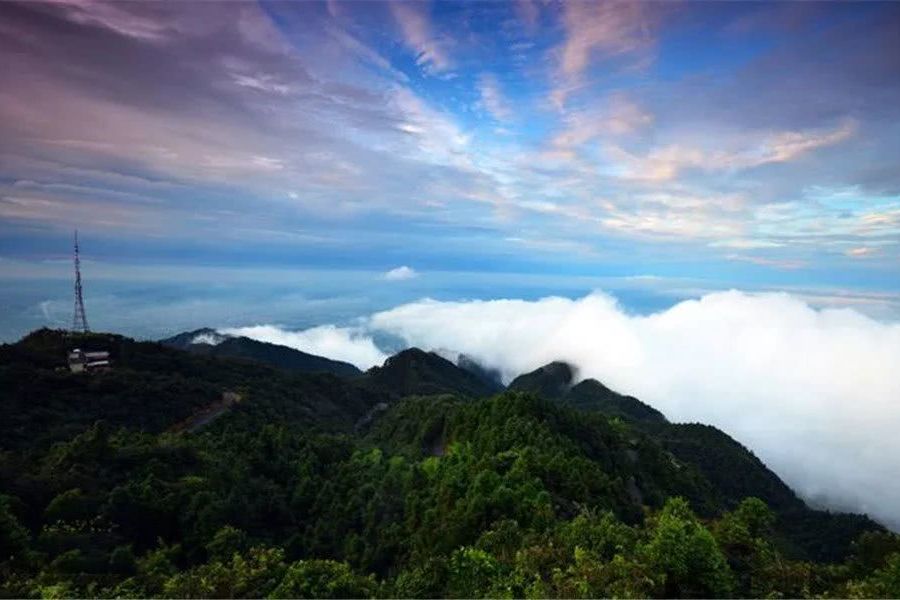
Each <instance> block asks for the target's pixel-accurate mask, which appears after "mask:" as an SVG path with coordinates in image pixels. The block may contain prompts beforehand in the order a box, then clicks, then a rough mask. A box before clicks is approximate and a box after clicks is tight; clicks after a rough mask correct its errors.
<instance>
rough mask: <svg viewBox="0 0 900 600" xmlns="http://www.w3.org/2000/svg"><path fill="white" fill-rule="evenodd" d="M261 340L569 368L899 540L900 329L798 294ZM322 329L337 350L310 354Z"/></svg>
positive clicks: (544, 304)
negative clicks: (734, 443) (699, 430)
mask: <svg viewBox="0 0 900 600" xmlns="http://www.w3.org/2000/svg"><path fill="white" fill-rule="evenodd" d="M253 329H255V330H258V331H257V333H258V334H259V337H258V339H266V340H267V341H272V342H275V343H286V345H292V346H294V347H299V348H301V349H303V350H306V351H308V352H315V353H317V354H324V355H326V356H333V357H335V358H343V359H344V360H350V361H351V362H355V363H356V364H358V365H359V366H362V367H368V366H371V365H372V364H376V362H380V360H381V358H382V357H383V355H382V354H381V351H380V350H378V348H377V346H376V345H375V343H374V342H373V341H372V337H371V336H372V335H373V334H375V333H376V332H384V333H388V334H393V335H395V336H398V337H400V338H402V339H403V340H405V341H406V343H408V344H409V345H414V346H419V347H422V348H425V349H438V348H450V349H453V350H454V351H458V352H464V353H466V354H468V355H469V356H471V357H473V358H474V359H476V360H478V361H480V362H481V363H482V364H483V365H484V366H487V367H491V368H496V369H499V370H500V371H501V373H502V374H503V375H504V377H505V378H506V379H507V380H508V379H510V378H512V377H514V376H515V375H517V374H519V373H522V372H525V371H529V370H532V369H535V368H537V367H539V366H541V365H543V364H545V363H547V362H550V361H552V360H565V361H568V362H570V363H572V364H574V365H576V366H577V367H578V369H579V374H580V377H594V378H597V379H599V380H600V381H602V382H604V383H605V384H607V385H609V386H610V387H612V388H614V389H617V390H619V391H621V392H624V393H628V394H633V395H635V396H637V397H638V398H640V399H642V400H644V401H645V402H648V403H649V404H651V405H653V406H655V407H657V408H659V409H660V410H662V411H663V412H664V413H665V414H666V416H668V417H669V419H670V420H673V421H679V422H684V421H699V422H703V423H709V424H712V425H715V426H717V427H720V428H722V429H723V430H725V431H726V432H728V433H729V434H731V435H732V436H734V437H735V438H736V439H738V440H739V441H740V442H742V443H743V444H744V445H746V446H748V447H749V448H751V449H752V450H753V451H754V452H755V453H756V454H757V456H759V457H760V458H761V459H762V460H763V461H764V462H765V463H766V464H767V465H769V466H770V467H771V468H772V469H773V470H775V471H776V472H777V473H778V474H779V475H781V476H782V477H783V478H784V479H785V480H786V481H787V483H788V484H789V485H791V486H792V487H793V488H794V489H795V490H797V491H798V492H799V493H800V494H801V495H803V496H804V497H805V498H807V499H810V500H814V501H819V502H822V503H825V504H827V505H829V506H831V507H835V508H840V509H845V510H854V511H862V512H867V513H869V514H870V515H872V516H873V517H875V518H876V519H879V520H881V521H882V522H884V523H885V524H888V525H890V526H892V527H893V528H895V529H900V478H897V477H896V474H897V473H900V435H898V433H897V432H898V431H900V324H886V323H882V322H879V321H876V320H873V319H870V318H868V317H865V316H863V315H861V314H859V313H858V312H856V311H853V310H850V309H825V310H816V309H813V308H811V307H810V306H809V305H808V304H806V303H805V302H803V301H802V300H800V299H798V298H797V297H795V296H790V295H788V294H746V293H742V292H737V291H730V292H722V293H714V294H709V295H706V296H704V297H703V298H701V299H700V300H691V301H685V302H681V303H679V304H677V305H675V306H673V307H671V308H669V309H668V310H665V311H663V312H659V313H656V314H652V315H649V316H635V315H630V314H628V313H626V312H625V311H624V310H623V309H622V308H621V307H620V306H619V305H618V304H617V303H616V301H615V300H614V299H613V298H611V297H609V296H607V295H604V294H602V293H594V294H591V295H589V296H586V297H584V298H581V299H577V300H571V299H566V298H544V299H541V300H537V301H533V302H532V301H522V300H492V301H466V302H437V301H432V300H423V301H420V302H415V303H412V304H406V305H403V306H399V307H397V308H394V309H392V310H388V311H385V312H380V313H376V314H374V315H372V316H370V317H369V318H368V319H366V320H365V322H364V325H362V326H361V328H357V329H342V328H333V327H332V328H320V327H317V328H315V329H312V330H308V331H304V332H299V333H289V332H283V331H280V330H278V329H276V328H270V327H266V328H253ZM323 329H324V330H325V331H327V332H328V337H329V339H330V342H331V343H330V344H329V345H327V347H326V344H321V343H320V344H318V345H312V344H310V343H309V342H310V341H311V340H312V339H314V338H315V337H316V335H318V334H317V333H316V332H318V331H320V330H323ZM239 331H241V333H242V334H243V335H248V333H247V330H239ZM364 332H365V333H364ZM263 334H265V336H263ZM251 337H257V336H256V335H254V336H251ZM287 342H293V343H287ZM298 344H299V345H298ZM354 357H355V358H356V360H354Z"/></svg>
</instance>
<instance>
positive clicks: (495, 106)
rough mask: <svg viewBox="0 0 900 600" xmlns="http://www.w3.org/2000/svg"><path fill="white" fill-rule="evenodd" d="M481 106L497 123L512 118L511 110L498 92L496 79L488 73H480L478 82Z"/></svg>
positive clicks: (500, 92) (498, 87)
mask: <svg viewBox="0 0 900 600" xmlns="http://www.w3.org/2000/svg"><path fill="white" fill-rule="evenodd" d="M478 92H479V94H480V95H481V105H482V106H483V107H484V109H485V110H487V111H488V113H490V114H491V116H493V117H494V118H495V119H497V120H498V121H508V120H510V119H511V118H512V116H513V111H512V108H511V107H510V105H509V103H508V102H507V100H506V98H505V97H504V96H503V92H502V91H501V90H500V84H499V82H498V81H497V78H496V77H495V76H494V75H492V74H490V73H482V74H481V77H480V78H479V81H478Z"/></svg>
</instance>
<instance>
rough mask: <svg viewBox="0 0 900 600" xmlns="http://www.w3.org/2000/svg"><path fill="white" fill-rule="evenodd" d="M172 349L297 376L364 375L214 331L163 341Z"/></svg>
mask: <svg viewBox="0 0 900 600" xmlns="http://www.w3.org/2000/svg"><path fill="white" fill-rule="evenodd" d="M160 343H161V344H163V345H165V346H169V347H170V348H178V349H179V350H187V351H188V352H193V353H195V354H202V355H204V356H217V357H225V358H239V359H245V360H252V361H255V362H258V363H262V364H264V365H269V366H272V367H276V368H278V369H284V370H286V371H295V372H298V373H331V374H333V375H338V376H340V377H355V376H357V375H361V374H362V371H360V370H359V369H357V368H356V367H355V366H354V365H351V364H350V363H347V362H342V361H339V360H332V359H330V358H325V357H323V356H316V355H315V354H308V353H306V352H302V351H300V350H296V349H294V348H288V347H287V346H279V345H277V344H270V343H268V342H260V341H258V340H254V339H251V338H248V337H243V336H232V335H223V334H221V333H219V332H217V331H216V330H215V329H209V328H204V329H197V330H195V331H186V332H184V333H179V334H178V335H175V336H172V337H170V338H167V339H164V340H160Z"/></svg>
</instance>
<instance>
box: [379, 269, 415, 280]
mask: <svg viewBox="0 0 900 600" xmlns="http://www.w3.org/2000/svg"><path fill="white" fill-rule="evenodd" d="M418 276H419V274H418V273H417V272H416V270H415V269H412V268H410V267H407V266H406V265H403V266H402V267H397V268H396V269H391V270H390V271H388V272H387V273H385V274H384V278H385V279H387V280H388V281H406V280H407V279H415V278H416V277H418Z"/></svg>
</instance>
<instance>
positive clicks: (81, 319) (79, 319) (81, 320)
mask: <svg viewBox="0 0 900 600" xmlns="http://www.w3.org/2000/svg"><path fill="white" fill-rule="evenodd" d="M90 330H91V328H90V327H88V322H87V317H86V316H85V314H84V298H83V297H82V295H81V260H80V259H79V257H78V230H77V229H76V230H75V316H74V318H73V319H72V331H73V332H80V333H88V332H89V331H90Z"/></svg>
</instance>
